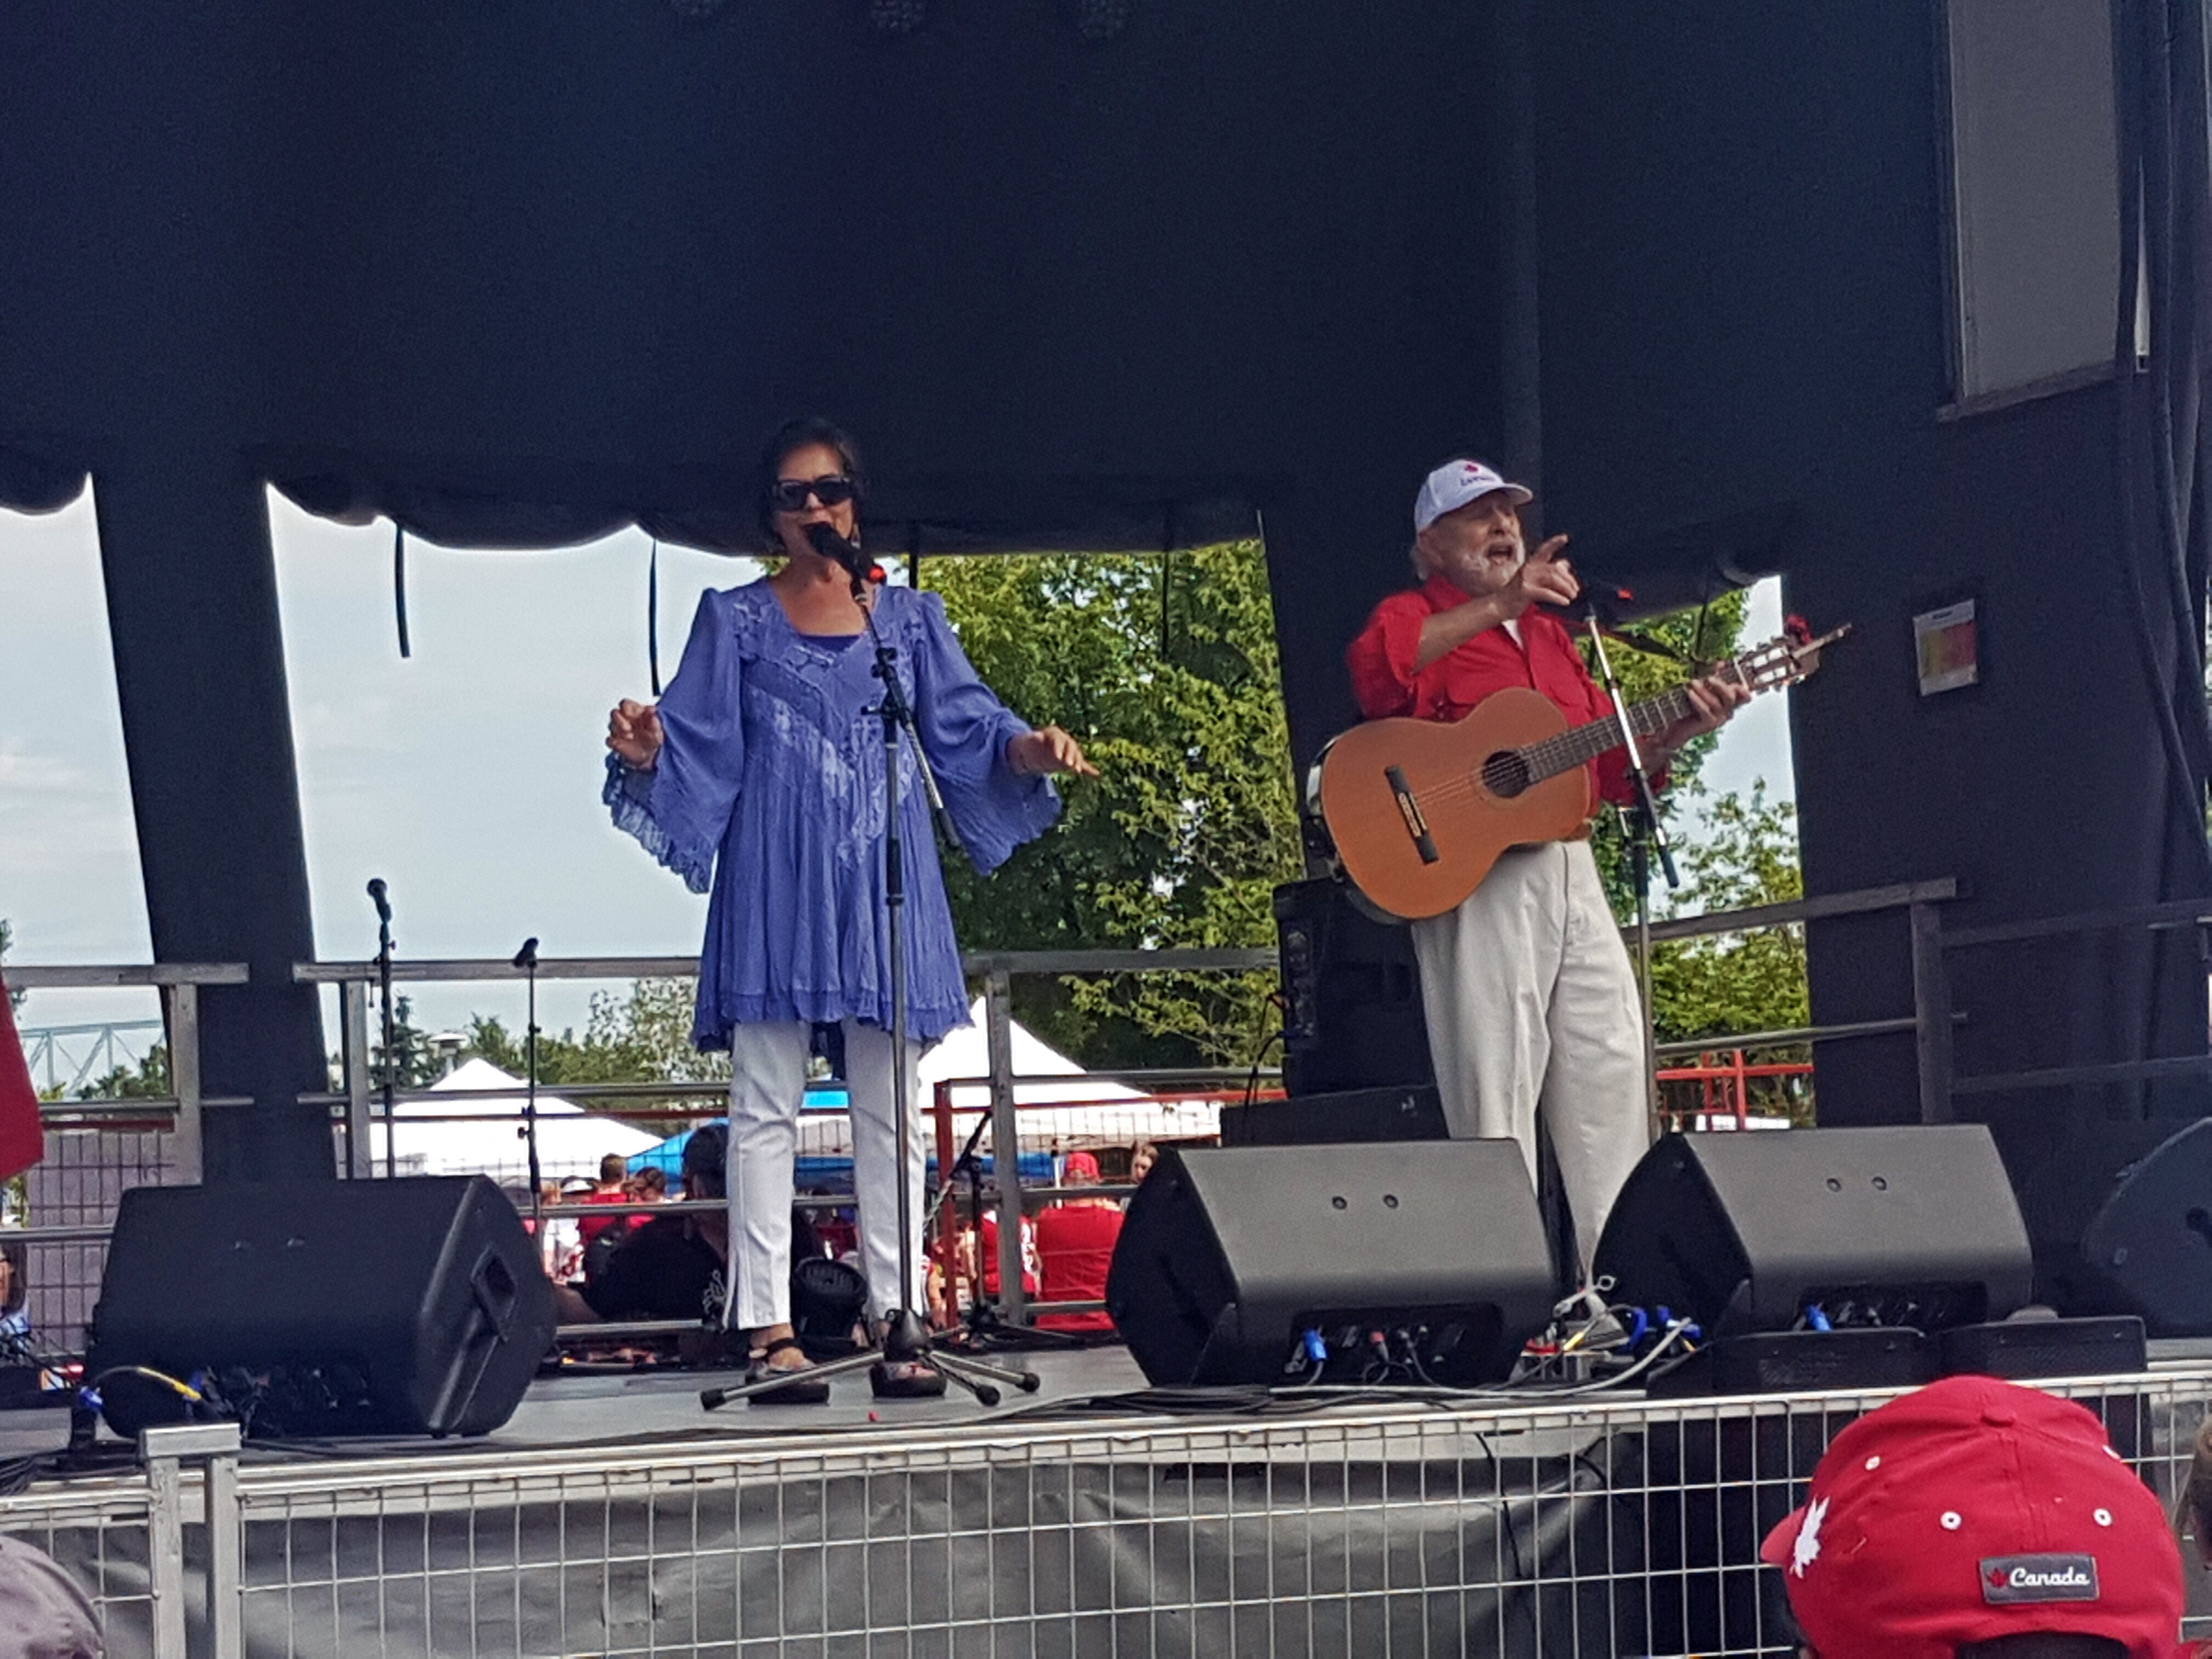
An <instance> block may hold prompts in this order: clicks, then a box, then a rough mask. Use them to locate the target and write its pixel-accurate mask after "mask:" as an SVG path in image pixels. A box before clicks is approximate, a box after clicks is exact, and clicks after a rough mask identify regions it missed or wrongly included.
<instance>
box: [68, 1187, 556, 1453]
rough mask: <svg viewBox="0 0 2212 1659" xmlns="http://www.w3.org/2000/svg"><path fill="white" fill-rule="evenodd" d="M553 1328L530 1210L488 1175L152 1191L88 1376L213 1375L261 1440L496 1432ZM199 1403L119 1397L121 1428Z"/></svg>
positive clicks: (107, 1298) (126, 1208) (129, 1242)
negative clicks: (137, 1372)
mask: <svg viewBox="0 0 2212 1659" xmlns="http://www.w3.org/2000/svg"><path fill="white" fill-rule="evenodd" d="M554 1326H555V1317H554V1310H553V1288H552V1285H551V1283H550V1281H549V1280H548V1279H547V1278H546V1277H545V1272H544V1268H543V1267H541V1266H540V1265H539V1263H538V1252H537V1250H536V1249H534V1248H533V1247H532V1243H531V1239H530V1236H529V1235H528V1234H527V1233H526V1232H525V1231H523V1227H522V1219H521V1218H520V1216H519V1215H517V1214H516V1213H515V1210H514V1206H513V1204H512V1203H510V1202H509V1201H508V1200H507V1198H506V1197H505V1196H504V1195H503V1194H501V1192H500V1190H499V1188H497V1187H495V1186H494V1185H493V1184H492V1183H491V1182H490V1181H489V1179H487V1178H486V1177H484V1176H414V1177H409V1178H405V1179H402V1180H392V1181H300V1182H281V1183H279V1182H268V1183H265V1184H264V1183H251V1184H240V1185H235V1186H223V1187H139V1188H133V1189H132V1190H131V1191H130V1192H127V1193H125V1194H124V1195H123V1203H122V1206H121V1208H120V1209H119V1210H118V1212H117V1213H116V1218H115V1233H114V1238H113V1242H112V1243H111V1244H110V1245H109V1247H108V1252H107V1267H106V1272H105V1273H103V1274H102V1275H101V1278H100V1301H99V1303H98V1304H97V1305H96V1306H95V1307H94V1310H93V1315H92V1322H91V1325H90V1327H89V1329H88V1345H87V1351H86V1356H85V1374H86V1376H88V1378H89V1379H91V1381H92V1383H93V1384H94V1387H98V1386H99V1385H100V1378H101V1377H102V1376H103V1375H106V1374H113V1373H118V1372H121V1371H122V1368H126V1367H137V1366H143V1367H145V1368H148V1369H149V1370H155V1371H158V1372H161V1373H162V1374H163V1375H165V1376H171V1377H174V1378H177V1379H179V1381H184V1382H191V1380H192V1379H194V1378H196V1377H197V1378H204V1379H205V1381H206V1383H207V1389H206V1390H204V1391H211V1393H212V1396H213V1399H214V1401H215V1402H216V1405H217V1406H218V1407H219V1408H220V1409H222V1410H224V1411H227V1412H228V1413H234V1414H236V1415H237V1416H238V1417H240V1419H241V1420H242V1421H243V1422H244V1423H245V1425H246V1431H247V1432H248V1433H250V1434H258V1435H264V1436H292V1437H298V1436H313V1437H329V1436H334V1435H357V1434H374V1435H410V1434H426V1433H427V1434H433V1435H440V1436H443V1435H449V1434H483V1433H485V1432H488V1431H490V1430H492V1429H495V1428H497V1427H498V1426H499V1425H501V1424H502V1423H504V1422H506V1421H507V1419H508V1418H509V1417H510V1416H512V1415H513V1412H514V1408H515V1407H516V1406H517V1405H518V1404H520V1401H521V1399H522V1395H523V1391H524V1390H525V1389H527V1388H528V1387H529V1385H530V1379H531V1377H532V1376H533V1375H535V1374H536V1372H537V1370H538V1362H539V1361H540V1360H541V1359H542V1358H544V1356H545V1353H546V1351H547V1350H548V1349H549V1348H550V1346H551V1345H552V1341H553V1332H554ZM123 1374H125V1375H127V1374H128V1373H127V1372H125V1373H123ZM195 1386H198V1385H197V1384H195ZM164 1410H167V1412H168V1413H169V1416H168V1417H167V1418H165V1417H164V1416H162V1415H161V1414H160V1413H161V1412H163V1411H164ZM183 1410H184V1405H183V1402H182V1401H180V1400H179V1398H178V1397H177V1396H176V1395H173V1393H168V1392H167V1391H163V1390H155V1391H150V1392H149V1390H146V1389H128V1390H125V1389H110V1390H108V1391H107V1395H106V1416H107V1419H108V1422H109V1425H110V1426H112V1427H113V1428H114V1429H115V1430H116V1431H118V1432H119V1433H123V1434H134V1433H136V1432H137V1431H138V1430H139V1429H140V1428H143V1427H145V1426H147V1425H149V1424H151V1423H154V1422H158V1421H162V1420H174V1419H175V1418H176V1417H179V1416H181V1415H182V1413H183ZM118 1412H120V1413H121V1415H122V1417H123V1418H124V1419H125V1420H121V1421H118ZM132 1419H136V1420H132Z"/></svg>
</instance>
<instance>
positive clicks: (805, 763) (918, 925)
mask: <svg viewBox="0 0 2212 1659" xmlns="http://www.w3.org/2000/svg"><path fill="white" fill-rule="evenodd" d="M759 489H760V500H759V512H760V525H761V530H762V532H763V538H765V541H766V544H767V546H768V548H769V550H770V551H771V552H772V553H773V554H776V555H780V556H781V557H782V558H783V560H784V564H783V566H782V568H781V569H779V570H778V571H777V572H776V573H775V574H774V575H772V576H769V577H767V578H765V579H763V580H759V581H756V582H751V583H749V584H747V585H746V586H743V587H737V588H731V589H728V590H726V591H723V592H708V593H707V594H704V595H703V596H702V598H701V599H700V601H699V610H698V614H697V616H696V617H695V618H694V620H693V622H692V625H691V638H690V643H689V644H687V645H686V646H685V647H684V660H683V665H682V666H681V667H680V668H679V669H678V672H677V675H676V678H674V679H673V680H671V682H670V683H669V685H668V690H667V692H666V694H665V696H663V697H662V698H661V700H660V702H659V705H658V707H655V706H654V705H653V704H649V703H639V702H629V701H627V700H626V701H624V702H623V703H622V704H620V706H618V707H617V708H616V709H615V710H614V712H613V714H612V715H611V718H610V719H609V721H608V731H607V747H608V748H609V749H611V750H613V751H614V752H613V755H612V756H611V757H610V759H609V761H608V763H607V783H606V791H605V799H606V802H607V805H609V806H610V807H611V809H612V810H613V812H614V819H615V823H616V824H617V826H618V827H619V828H621V829H624V830H626V831H628V832H629V834H631V835H633V836H636V837H637V838H638V840H639V841H640V842H642V843H643V844H644V845H645V848H646V849H647V851H648V852H650V853H652V854H653V856H654V857H655V858H657V859H659V860H660V862H661V863H663V864H664V865H666V866H668V867H669V868H671V869H672V870H674V871H676V872H678V874H680V875H681V876H682V877H683V878H684V880H685V882H686V883H688V884H690V888H691V890H693V891H694V892H698V893H708V892H711V894H712V895H713V896H712V898H711V900H710V901H709V902H708V909H707V939H706V943H705V945H704V946H703V947H702V950H701V951H700V957H699V1003H698V1012H697V1016H696V1020H695V1022H694V1025H693V1030H692V1039H693V1041H694V1042H696V1043H697V1044H698V1045H699V1047H700V1048H727V1049H728V1050H729V1051H730V1057H731V1079H730V1146H729V1171H728V1173H729V1186H728V1191H729V1202H730V1252H729V1267H730V1278H731V1283H730V1285H729V1286H728V1298H729V1299H728V1310H727V1312H726V1316H725V1319H726V1323H728V1324H730V1325H732V1326H734V1327H738V1328H742V1329H744V1331H745V1332H746V1333H747V1334H748V1335H749V1337H750V1345H751V1351H752V1358H753V1365H754V1367H755V1375H756V1378H759V1377H762V1376H771V1375H781V1374H784V1373H792V1374H793V1376H794V1378H795V1380H794V1382H793V1383H791V1384H788V1385H787V1386H786V1387H785V1388H782V1389H776V1390H775V1391H774V1395H775V1397H776V1398H779V1399H781V1400H784V1401H799V1400H816V1399H821V1400H826V1399H827V1398H828V1397H829V1385H828V1383H826V1382H824V1381H823V1380H821V1379H819V1378H809V1377H806V1376H803V1375H801V1374H802V1373H804V1372H805V1370H806V1368H807V1361H806V1358H805V1354H804V1353H803V1352H801V1351H800V1349H799V1344H798V1341H797V1339H796V1336H795V1334H794V1333H793V1328H792V1325H791V1310H790V1277H791V1210H792V1200H793V1188H792V1159H793V1147H794V1146H795V1144H796V1139H797V1132H798V1122H799V1106H800V1103H801V1100H802V1097H803V1096H804V1093H805V1082H806V1061H807V1054H808V1042H809V1038H810V1036H811V1026H812V1025H813V1024H815V1023H817V1022H820V1023H832V1022H834V1023H837V1024H842V1027H843V1030H844V1037H845V1071H846V1082H847V1084H848V1087H849V1089H850V1091H851V1095H852V1127H853V1163H854V1187H855V1189H856V1193H857V1196H858V1199H859V1205H860V1240H861V1258H862V1263H863V1267H864V1269H865V1271H866V1274H867V1279H868V1285H869V1291H870V1302H871V1309H872V1311H874V1312H877V1313H880V1312H882V1311H884V1310H888V1309H896V1308H898V1307H902V1306H903V1307H908V1308H920V1307H921V1306H923V1305H924V1304H923V1303H922V1301H921V1296H922V1281H921V1267H922V1256H921V1249H920V1248H919V1244H918V1242H916V1241H908V1242H909V1243H914V1244H915V1249H914V1253H913V1256H912V1262H913V1266H914V1268H915V1278H914V1281H913V1282H912V1283H910V1284H908V1285H900V1284H899V1282H898V1279H899V1273H898V1261H899V1243H900V1241H899V1238H898V1227H897V1222H898V1188H897V1186H896V1182H897V1180H898V1179H899V1176H898V1172H897V1163H898V1154H897V1146H898V1141H897V1135H898V1126H897V1124H896V1122H895V1121H894V1120H893V1116H892V1101H893V1096H892V1086H891V1066H892V1063H893V1060H892V1055H891V1039H890V1026H891V1008H890V967H889V957H890V951H889V927H888V923H887V919H886V912H885V908H884V851H883V848H884V738H883V726H882V721H881V719H880V717H879V715H878V714H877V713H876V712H875V711H876V709H877V706H878V682H877V680H876V678H875V666H876V659H875V650H874V647H873V645H872V642H871V640H870V637H869V633H868V616H867V614H866V612H864V611H863V610H862V608H861V607H862V605H863V604H864V603H865V604H866V605H869V606H870V608H871V609H872V611H873V613H874V620H875V624H876V627H877V629H878V630H880V632H881V633H882V635H883V636H884V640H885V641H886V643H888V644H889V645H890V647H892V648H893V649H894V650H895V651H896V653H897V658H896V659H897V666H898V675H899V683H900V684H901V686H902V688H903V689H904V690H905V691H906V694H907V696H908V700H909V702H910V703H911V706H912V708H913V709H914V714H915V725H916V726H917V728H918V730H919V731H920V732H921V746H922V749H923V750H924V751H925V752H926V753H927V757H928V759H929V763H930V765H931V767H932V768H933V769H934V770H935V772H936V774H937V780H938V784H939V789H940V790H941V791H942V793H943V794H944V798H945V805H946V807H947V809H948V810H949V811H950V813H951V819H952V823H953V824H954V826H955V828H956V829H957V830H958V832H959V836H960V841H961V843H962V845H963V848H964V849H965V851H966V852H967V854H968V856H969V859H970V860H972V861H973V862H974V863H975V867H976V868H977V869H978V870H981V871H983V872H986V873H987V872H990V871H992V870H994V869H995V868H997V866H999V865H1000V864H1001V863H1003V862H1004V861H1005V860H1006V857H1007V855H1008V854H1011V853H1012V851H1013V850H1014V848H1017V847H1018V846H1019V845H1021V844H1022V843H1023V842H1026V841H1029V840H1030V839H1031V838H1033V837H1034V836H1037V835H1038V834H1040V833H1042V831H1043V829H1045V828H1046V826H1047V825H1048V824H1049V823H1051V822H1052V821H1053V819H1054V817H1055V816H1057V815H1058V813H1059V811H1060V799H1059V796H1058V795H1057V793H1055V792H1054V788H1053V787H1052V785H1051V783H1050V782H1049V781H1048V774H1051V773H1054V772H1077V773H1082V774H1085V775H1093V776H1095V775H1096V769H1094V768H1092V767H1091V764H1090V763H1088V762H1087V761H1085V759H1084V757H1083V750H1081V748H1080V747H1079V745H1078V744H1077V743H1076V741H1075V739H1074V738H1072V737H1070V736H1069V735H1068V734H1067V733H1066V732H1063V731H1061V730H1060V728H1059V727H1057V726H1044V727H1042V728H1039V729H1037V730H1034V731H1033V730H1031V729H1030V726H1028V725H1027V724H1025V723H1024V721H1023V720H1021V719H1020V718H1019V717H1018V716H1017V715H1015V714H1013V713H1012V711H1011V710H1009V709H1008V708H1006V705H1005V704H1003V703H1001V702H1000V701H999V700H998V698H997V697H996V696H994V695H993V694H992V692H991V690H990V689H989V688H988V687H987V686H986V685H985V684H983V683H982V681H981V679H979V678H976V675H975V670H974V669H973V668H972V667H970V666H969V663H968V659H967V658H966V656H965V655H963V653H962V652H961V649H960V643H959V641H958V640H957V639H956V638H955V637H954V635H953V633H952V629H951V625H950V624H949V623H947V622H946V620H945V605H944V601H943V600H942V599H939V597H938V596H937V595H936V594H934V593H925V592H916V591H915V590H914V589H911V588H905V587H882V586H871V587H868V588H866V590H865V591H866V593H867V595H868V598H867V599H866V600H865V601H863V600H856V599H854V595H853V582H852V579H851V577H850V575H849V574H848V572H847V571H846V569H845V568H843V567H842V565H840V564H839V563H837V562H836V561H835V560H833V559H830V558H828V557H825V556H823V555H822V554H820V553H817V551H816V550H814V547H813V545H812V544H811V543H810V542H809V540H808V539H807V530H808V528H809V526H816V525H826V526H829V528H830V529H831V530H833V531H835V532H836V533H837V535H838V536H840V537H842V538H844V539H845V540H847V541H848V542H857V541H858V540H859V538H860V516H859V506H860V491H861V472H860V457H859V455H858V454H857V453H856V452H855V451H854V447H853V442H852V440H851V439H849V438H848V437H847V436H846V435H844V434H843V433H842V432H841V431H839V430H838V429H837V428H836V427H835V426H832V425H830V424H829V422H825V421H819V420H807V421H796V422H791V423H789V424H788V425H786V426H785V427H783V428H781V429H780V430H779V431H778V432H777V433H776V434H775V436H774V437H773V438H771V439H770V440H769V444H768V447H767V448H766V450H765V451H764V452H763V454H762V457H761V466H760V476H759ZM901 744H902V748H901V750H900V759H899V793H898V801H899V805H898V811H899V828H900V834H901V836H902V837H903V840H904V844H905V866H904V867H905V874H906V903H905V907H904V917H903V922H902V925H903V927H904V930H905V941H906V950H905V955H906V959H907V981H906V984H907V1010H906V1029H907V1033H908V1052H907V1054H905V1056H904V1057H903V1064H904V1066H905V1067H906V1074H907V1081H908V1091H907V1097H908V1100H909V1101H910V1102H911V1101H915V1100H917V1099H918V1098H919V1084H918V1081H917V1080H916V1079H915V1060H917V1059H918V1058H919V1056H920V1054H921V1052H922V1050H923V1049H925V1048H927V1047H928V1046H929V1045H930V1044H932V1043H933V1042H936V1041H937V1040H938V1038H939V1037H941V1036H944V1035H945V1032H946V1031H948V1030H951V1029H952V1028H953V1027H955V1026H957V1025H963V1024H966V1023H967V1019H968V994H967V987H966V984H965V982H964V981H963V979H962V976H961V972H960V953H959V947H958V945H957V943H956V942H955V940H954V939H953V934H952V912H951V906H950V905H949V903H948V902H947V901H946V898H945V880H944V874H943V872H942V871H941V870H940V869H939V865H938V860H937V848H936V840H935V837H934V836H933V834H932V829H931V822H930V811H929V804H928V799H927V795H926V794H925V793H924V792H923V788H922V785H921V779H920V775H919V774H918V772H917V771H916V769H915V764H914V761H913V758H912V756H911V753H910V752H909V750H908V749H907V748H906V746H905V740H904V738H902V739H901ZM908 1152H909V1157H908V1165H907V1169H906V1171H905V1179H906V1182H907V1189H908V1195H909V1202H910V1206H911V1207H910V1211H909V1213H910V1215H912V1216H913V1217H915V1218H919V1217H920V1216H921V1213H922V1207H921V1177H922V1139H921V1134H920V1133H918V1132H917V1133H913V1134H911V1135H910V1136H909V1137H908ZM923 1381H927V1383H931V1384H935V1385H936V1386H941V1383H938V1382H937V1379H935V1378H933V1377H932V1378H927V1379H921V1378H919V1377H915V1376H908V1375H905V1374H903V1371H902V1372H894V1373H885V1372H884V1371H881V1370H879V1371H878V1386H879V1387H882V1386H883V1385H884V1383H885V1382H888V1383H890V1388H889V1389H887V1391H890V1392H897V1391H899V1389H898V1384H900V1383H902V1382H906V1383H921V1382H923Z"/></svg>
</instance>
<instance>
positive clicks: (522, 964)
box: [514, 939, 545, 1243]
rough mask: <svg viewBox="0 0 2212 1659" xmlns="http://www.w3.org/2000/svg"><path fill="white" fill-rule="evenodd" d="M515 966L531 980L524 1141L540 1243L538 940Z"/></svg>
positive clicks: (529, 942) (525, 947)
mask: <svg viewBox="0 0 2212 1659" xmlns="http://www.w3.org/2000/svg"><path fill="white" fill-rule="evenodd" d="M514 965H515V966H516V967H518V968H520V969H522V970H523V973H524V975H526V977H527V978H528V980H529V981H530V1023H529V1025H528V1027H527V1029H526V1030H525V1031H524V1033H523V1038H522V1045H523V1054H524V1055H525V1060H524V1071H525V1072H526V1081H525V1083H524V1085H523V1096H522V1139H523V1141H524V1144H525V1145H526V1146H528V1148H529V1151H530V1222H531V1227H530V1231H531V1233H532V1237H536V1238H537V1239H538V1240H539V1241H540V1242H541V1243H542V1242H543V1241H544V1237H545V1194H544V1182H543V1181H542V1180H541V1179H540V1178H539V1176H538V941H537V940H536V939H525V940H523V941H522V948H521V949H520V951H516V952H515V953H514Z"/></svg>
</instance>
